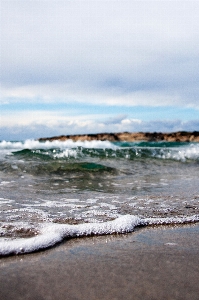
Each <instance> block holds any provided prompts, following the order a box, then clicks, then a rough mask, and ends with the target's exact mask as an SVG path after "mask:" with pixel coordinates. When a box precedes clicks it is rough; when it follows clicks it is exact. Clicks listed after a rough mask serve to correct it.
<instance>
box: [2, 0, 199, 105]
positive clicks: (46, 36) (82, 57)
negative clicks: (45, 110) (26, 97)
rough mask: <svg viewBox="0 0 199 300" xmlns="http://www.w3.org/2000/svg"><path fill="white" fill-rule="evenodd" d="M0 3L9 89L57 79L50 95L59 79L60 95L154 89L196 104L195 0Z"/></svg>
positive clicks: (197, 44)
mask: <svg viewBox="0 0 199 300" xmlns="http://www.w3.org/2000/svg"><path fill="white" fill-rule="evenodd" d="M1 9H2V17H1V28H2V30H1V42H2V46H1V56H2V58H1V68H2V70H3V71H2V72H1V74H0V77H1V82H2V86H3V87H6V88H7V89H8V90H9V89H11V88H13V87H20V86H27V87H28V88H30V90H31V86H33V85H37V86H39V85H40V86H42V85H43V84H47V85H49V86H51V85H52V86H53V85H54V86H55V85H56V84H57V85H58V86H59V87H58V88H57V89H56V87H54V93H53V94H54V98H55V99H56V101H57V98H59V96H60V86H61V85H62V86H63V87H62V89H63V90H64V92H63V94H64V95H65V97H66V101H68V98H67V93H68V92H69V93H73V92H76V91H79V93H78V97H79V98H81V94H82V95H88V96H89V94H90V93H92V94H96V95H98V96H99V97H96V98H93V101H94V102H98V103H99V102H100V97H104V96H107V97H108V96H110V95H111V96H113V97H115V96H117V95H118V94H119V95H128V94H130V93H133V92H137V91H142V92H146V94H145V97H146V98H147V93H148V92H154V93H157V94H163V95H170V96H173V95H174V96H176V100H175V101H176V102H175V104H176V105H184V106H186V105H187V104H190V105H192V106H198V95H199V91H198V84H197V83H198V81H199V74H198V70H197V68H196V66H197V65H198V52H199V36H198V33H197V32H198V26H199V21H198V12H199V4H198V2H197V1H192V2H189V1H187V2H183V5H182V4H181V1H173V2H172V1H160V2H157V1H132V0H131V1H3V2H2V7H1ZM56 95H57V96H56ZM45 96H46V92H45V91H44V92H43V94H42V95H41V97H43V98H45ZM61 97H63V95H61ZM88 98H89V97H88ZM107 99H108V98H107ZM171 99H172V97H171ZM177 99H178V100H177ZM80 101H81V99H80ZM83 101H86V97H84V100H83ZM157 101H158V100H156V101H155V103H154V102H152V100H151V99H149V100H148V104H149V105H155V104H156V105H159V103H158V102H157ZM169 103H170V104H173V103H172V100H169ZM121 104H122V103H121ZM128 104H132V105H133V104H134V100H133V98H132V99H129V101H128ZM140 104H141V105H143V103H142V102H140Z"/></svg>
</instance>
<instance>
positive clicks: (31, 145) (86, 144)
mask: <svg viewBox="0 0 199 300" xmlns="http://www.w3.org/2000/svg"><path fill="white" fill-rule="evenodd" d="M76 147H83V148H96V149H106V148H111V149H116V148H118V147H117V146H116V145H114V144H113V143H111V142H109V141H98V140H93V141H76V142H75V141H72V140H67V141H59V140H55V141H52V142H50V141H45V142H39V141H38V140H25V141H23V142H7V141H1V142H0V149H2V150H3V149H8V150H22V149H52V148H60V149H67V148H76Z"/></svg>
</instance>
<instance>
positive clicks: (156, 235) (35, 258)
mask: <svg viewBox="0 0 199 300" xmlns="http://www.w3.org/2000/svg"><path fill="white" fill-rule="evenodd" d="M198 234H199V225H198V223H196V224H193V225H178V226H158V227H143V228H138V229H136V230H135V231H134V232H133V233H129V234H123V235H108V236H97V237H88V238H79V239H78V238H77V239H71V240H66V241H64V242H63V243H62V244H60V245H58V246H56V247H54V248H51V249H49V250H46V251H41V252H37V253H33V254H27V255H18V256H10V257H3V258H1V260H0V282H1V286H0V299H2V300H3V299H6V300H12V299H17V300H18V299H26V300H27V299H30V300H32V299H60V300H62V299H69V300H70V299H92V300H94V299H146V300H147V299H183V300H185V299H187V300H188V299H193V300H194V299H198V295H199V286H198V278H199V240H198Z"/></svg>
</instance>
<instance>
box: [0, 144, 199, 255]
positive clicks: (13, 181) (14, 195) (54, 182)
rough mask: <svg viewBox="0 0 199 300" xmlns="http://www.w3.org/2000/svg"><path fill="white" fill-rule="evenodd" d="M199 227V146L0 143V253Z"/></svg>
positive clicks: (28, 250) (30, 250)
mask: <svg viewBox="0 0 199 300" xmlns="http://www.w3.org/2000/svg"><path fill="white" fill-rule="evenodd" d="M197 221H199V143H182V142H180V143H176V142H175V143H174V142H136V143H135V142H134V143H129V142H128V143H127V142H116V143H111V142H109V141H90V142H89V141H85V142H80V141H79V142H73V141H72V140H67V141H65V142H61V141H53V142H49V141H46V142H39V141H36V140H26V141H12V142H11V141H10V142H9V141H1V142H0V255H9V254H14V253H27V252H33V251H36V250H39V249H45V248H48V247H50V246H53V245H55V244H56V243H58V242H61V241H62V240H64V239H67V238H72V237H78V236H86V235H94V234H111V233H126V232H131V231H133V229H134V228H135V227H136V226H143V225H146V226H147V225H158V224H176V223H189V222H197Z"/></svg>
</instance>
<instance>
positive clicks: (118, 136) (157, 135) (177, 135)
mask: <svg viewBox="0 0 199 300" xmlns="http://www.w3.org/2000/svg"><path fill="white" fill-rule="evenodd" d="M55 140H59V141H67V140H73V141H75V142H76V141H93V140H100V141H110V142H123V141H126V142H136V141H147V142H160V141H166V142H199V131H192V132H188V131H178V132H171V133H162V132H137V133H135V132H119V133H97V134H79V135H60V136H53V137H47V138H40V139H39V141H41V142H45V141H51V142H52V141H55Z"/></svg>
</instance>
